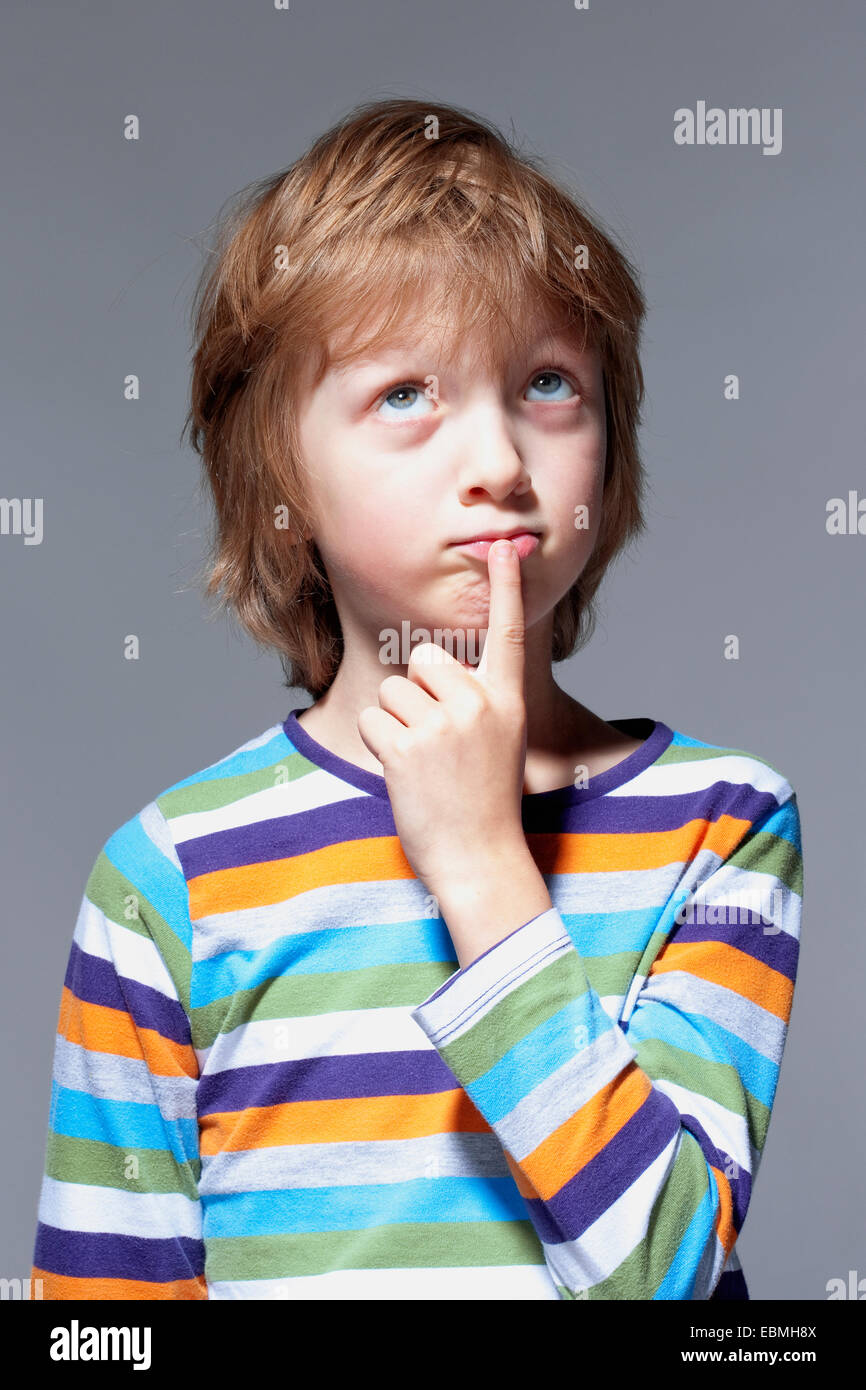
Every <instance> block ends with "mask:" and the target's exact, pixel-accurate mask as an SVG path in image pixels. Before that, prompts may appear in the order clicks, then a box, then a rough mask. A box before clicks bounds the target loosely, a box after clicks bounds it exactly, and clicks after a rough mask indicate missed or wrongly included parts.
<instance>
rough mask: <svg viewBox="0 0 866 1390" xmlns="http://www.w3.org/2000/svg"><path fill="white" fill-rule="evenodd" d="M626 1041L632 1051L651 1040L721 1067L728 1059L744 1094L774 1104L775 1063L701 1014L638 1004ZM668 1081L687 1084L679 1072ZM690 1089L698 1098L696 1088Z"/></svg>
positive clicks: (671, 1006)
mask: <svg viewBox="0 0 866 1390" xmlns="http://www.w3.org/2000/svg"><path fill="white" fill-rule="evenodd" d="M661 978H662V979H663V978H664V977H663V976H662V977H661ZM626 1037H627V1038H628V1040H629V1042H630V1043H631V1044H632V1045H633V1046H635V1047H637V1046H638V1044H639V1043H642V1042H648V1041H650V1040H651V1039H654V1040H656V1041H658V1042H662V1043H664V1044H666V1045H667V1046H670V1047H677V1048H680V1049H681V1050H682V1051H683V1052H689V1053H691V1054H692V1056H694V1057H701V1058H703V1059H704V1060H705V1061H707V1062H715V1063H718V1064H722V1065H724V1064H725V1063H726V1062H727V1061H728V1060H729V1059H730V1065H731V1066H733V1067H736V1070H737V1071H738V1073H739V1078H738V1079H739V1080H740V1081H741V1082H742V1084H743V1085H744V1086H745V1088H746V1090H747V1092H748V1093H749V1094H750V1095H753V1096H754V1097H755V1099H756V1100H759V1101H760V1102H761V1104H762V1105H767V1106H770V1105H772V1103H773V1096H774V1095H775V1093H776V1085H777V1083H778V1079H779V1068H778V1066H777V1065H776V1063H775V1062H773V1061H771V1060H770V1058H769V1057H764V1056H763V1054H762V1053H760V1052H756V1051H755V1049H754V1048H753V1047H750V1046H749V1044H748V1043H747V1042H745V1041H744V1039H743V1038H741V1037H740V1036H739V1035H738V1034H737V1033H731V1032H729V1031H728V1029H727V1028H722V1027H721V1025H720V1024H718V1023H714V1022H713V1020H712V1019H710V1018H707V1017H706V1016H705V1015H704V1014H696V1013H690V1012H688V1011H687V1010H685V1009H684V1008H682V1006H681V1005H679V1004H665V1003H664V1002H662V1001H661V1000H657V999H647V1000H646V1001H639V1002H638V1006H637V1008H636V1009H635V1011H634V1013H633V1014H632V1016H631V1019H630V1020H629V1025H628V1030H627V1032H626ZM638 1061H640V1057H638ZM682 1064H683V1065H684V1066H687V1065H688V1061H687V1059H682ZM671 1079H672V1080H675V1081H676V1083H677V1085H680V1086H683V1085H686V1084H687V1083H686V1082H684V1081H683V1080H682V1073H681V1071H679V1069H678V1072H677V1075H676V1076H674V1077H672V1078H671ZM691 1089H692V1090H693V1091H696V1092H697V1094H698V1095H700V1094H701V1093H700V1091H699V1090H698V1089H697V1087H696V1086H693V1087H691Z"/></svg>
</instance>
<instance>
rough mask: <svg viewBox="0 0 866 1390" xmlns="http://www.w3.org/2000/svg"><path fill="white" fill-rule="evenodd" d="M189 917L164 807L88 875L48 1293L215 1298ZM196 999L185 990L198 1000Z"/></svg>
mask: <svg viewBox="0 0 866 1390" xmlns="http://www.w3.org/2000/svg"><path fill="white" fill-rule="evenodd" d="M189 940H190V927H189V913H188V895H187V889H186V883H185V881H184V878H183V874H182V871H181V869H180V865H179V863H178V861H177V856H176V854H175V851H174V846H173V844H172V842H171V840H170V836H169V833H168V829H167V825H166V822H165V819H164V817H163V816H162V815H161V813H160V811H159V809H158V808H157V806H156V805H155V803H151V804H150V806H148V807H145V809H144V810H143V811H142V812H141V813H140V814H139V815H138V816H136V817H134V818H133V819H132V820H130V821H129V822H128V823H127V824H126V825H124V826H122V827H121V828H120V829H119V830H118V831H117V832H116V834H115V835H113V836H112V837H111V839H109V840H108V841H107V843H106V845H105V846H104V848H103V850H102V851H101V852H100V854H99V856H98V858H97V860H96V863H95V864H94V866H93V870H92V872H91V874H90V876H89V878H88V881H87V884H86V887H85V891H84V896H83V898H82V901H81V908H80V911H79V914H78V920H77V923H76V926H75V931H74V935H73V941H72V947H71V952H70V956H69V962H68V967H67V970H66V978H65V981H64V985H63V991H62V996H61V1004H60V1015H59V1020H58V1025H57V1037H56V1042H55V1051H54V1062H53V1071H52V1080H51V1106H50V1115H49V1122H48V1138H47V1145H46V1156H45V1171H44V1175H43V1178H42V1186H41V1192H40V1198H39V1212H38V1226H37V1234H36V1244H35V1252H34V1260H33V1270H32V1278H33V1279H34V1280H40V1279H41V1280H42V1285H43V1290H42V1296H43V1297H44V1298H48V1299H178V1298H180V1299H184V1298H186V1299H192V1298H195V1299H206V1298H207V1297H208V1291H207V1285H206V1282H205V1278H204V1272H203V1271H204V1246H203V1243H202V1220H201V1203H200V1200H199V1196H198V1191H197V1182H198V1178H199V1173H200V1158H199V1147H198V1125H197V1118H196V1083H197V1078H198V1063H197V1058H196V1054H195V1051H194V1049H193V1046H192V1038H191V1033H190V1024H189V1016H188V1012H187V1009H186V1008H185V1007H184V1004H183V1003H182V1002H181V994H180V991H179V988H178V984H180V985H181V988H184V989H188V981H189V975H190V954H189ZM187 1004H188V999H187Z"/></svg>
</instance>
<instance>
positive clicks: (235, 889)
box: [189, 835, 415, 919]
mask: <svg viewBox="0 0 866 1390" xmlns="http://www.w3.org/2000/svg"><path fill="white" fill-rule="evenodd" d="M414 877H415V875H414V874H413V872H412V866H411V865H410V863H409V861H408V859H407V858H406V856H405V854H404V853H403V847H402V845H401V844H400V841H399V839H398V838H397V836H396V835H386V836H380V837H375V836H373V837H371V838H370V839H368V840H348V841H343V842H342V843H341V844H338V845H326V846H325V847H324V848H323V849H314V850H310V852H309V854H295V855H291V856H290V857H289V858H287V859H274V860H272V861H270V862H269V863H265V864H260V863H259V864H243V865H241V866H240V867H239V868H232V869H215V870H214V871H213V873H210V874H198V875H197V876H196V877H195V878H191V879H189V901H190V913H191V916H192V917H193V918H194V919H197V918H199V917H206V916H208V915H209V914H210V913H212V912H240V911H241V910H242V909H243V908H245V907H264V906H266V905H267V904H269V903H279V902H285V900H286V899H287V898H294V897H296V896H298V895H300V894H301V893H304V892H307V891H308V890H309V889H311V888H327V887H331V885H333V884H335V883H370V882H375V881H376V880H378V879H401V878H414Z"/></svg>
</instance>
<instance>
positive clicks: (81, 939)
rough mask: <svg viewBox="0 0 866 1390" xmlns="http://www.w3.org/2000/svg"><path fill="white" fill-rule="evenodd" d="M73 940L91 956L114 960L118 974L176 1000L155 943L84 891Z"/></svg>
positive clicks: (176, 996)
mask: <svg viewBox="0 0 866 1390" xmlns="http://www.w3.org/2000/svg"><path fill="white" fill-rule="evenodd" d="M73 939H74V940H75V943H76V945H77V946H78V947H79V948H80V949H81V950H82V951H86V952H87V954H88V955H91V956H98V957H99V959H100V960H105V961H111V962H112V963H113V965H114V967H115V969H116V971H117V973H118V974H119V975H123V976H124V977H125V978H126V979H128V980H137V981H138V983H139V984H142V985H148V986H149V987H150V988H151V989H155V990H159V992H160V993H161V994H164V995H166V997H167V998H169V999H172V1000H177V998H178V994H177V990H176V989H175V986H174V982H173V980H172V978H171V976H170V974H169V973H168V967H167V966H166V964H165V961H164V960H163V958H162V956H161V954H160V952H159V949H158V948H157V946H156V943H155V942H154V941H153V940H152V938H151V937H149V936H142V935H141V933H140V932H137V931H133V930H132V928H131V927H123V926H119V925H118V923H117V922H113V921H112V920H111V919H110V918H109V917H106V915H105V913H104V912H103V911H102V910H101V908H98V907H97V906H96V904H95V903H92V902H91V901H90V899H89V898H88V897H87V895H86V894H85V895H84V897H83V898H82V901H81V906H80V908H79V912H78V919H77V921H76V924H75V931H74V933H73Z"/></svg>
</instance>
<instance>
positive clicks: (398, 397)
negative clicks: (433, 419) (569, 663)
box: [376, 381, 432, 420]
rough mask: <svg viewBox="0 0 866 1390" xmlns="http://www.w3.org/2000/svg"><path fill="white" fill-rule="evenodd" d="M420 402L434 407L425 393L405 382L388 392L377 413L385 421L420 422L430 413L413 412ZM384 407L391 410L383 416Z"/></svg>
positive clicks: (423, 411) (409, 382)
mask: <svg viewBox="0 0 866 1390" xmlns="http://www.w3.org/2000/svg"><path fill="white" fill-rule="evenodd" d="M419 401H421V402H425V401H426V402H427V403H428V404H429V405H431V406H432V401H431V400H430V398H429V397H428V396H427V395H426V394H425V392H424V391H422V390H421V389H420V388H419V387H418V386H415V385H414V384H413V383H412V382H411V381H404V382H403V383H402V384H401V385H400V386H394V387H393V388H392V389H391V390H390V391H389V392H388V394H387V396H385V397H384V398H383V400H382V403H381V405H380V406H379V409H378V410H377V412H376V413H377V414H378V415H379V416H380V418H381V419H383V420H420V419H421V417H422V416H423V415H426V414H427V413H428V412H427V411H425V410H422V411H420V412H419V411H417V410H415V411H413V406H416V405H417V404H418V402H419ZM384 406H388V407H389V409H388V411H386V412H385V413H384V414H382V413H381V412H382V409H383V407H384Z"/></svg>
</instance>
